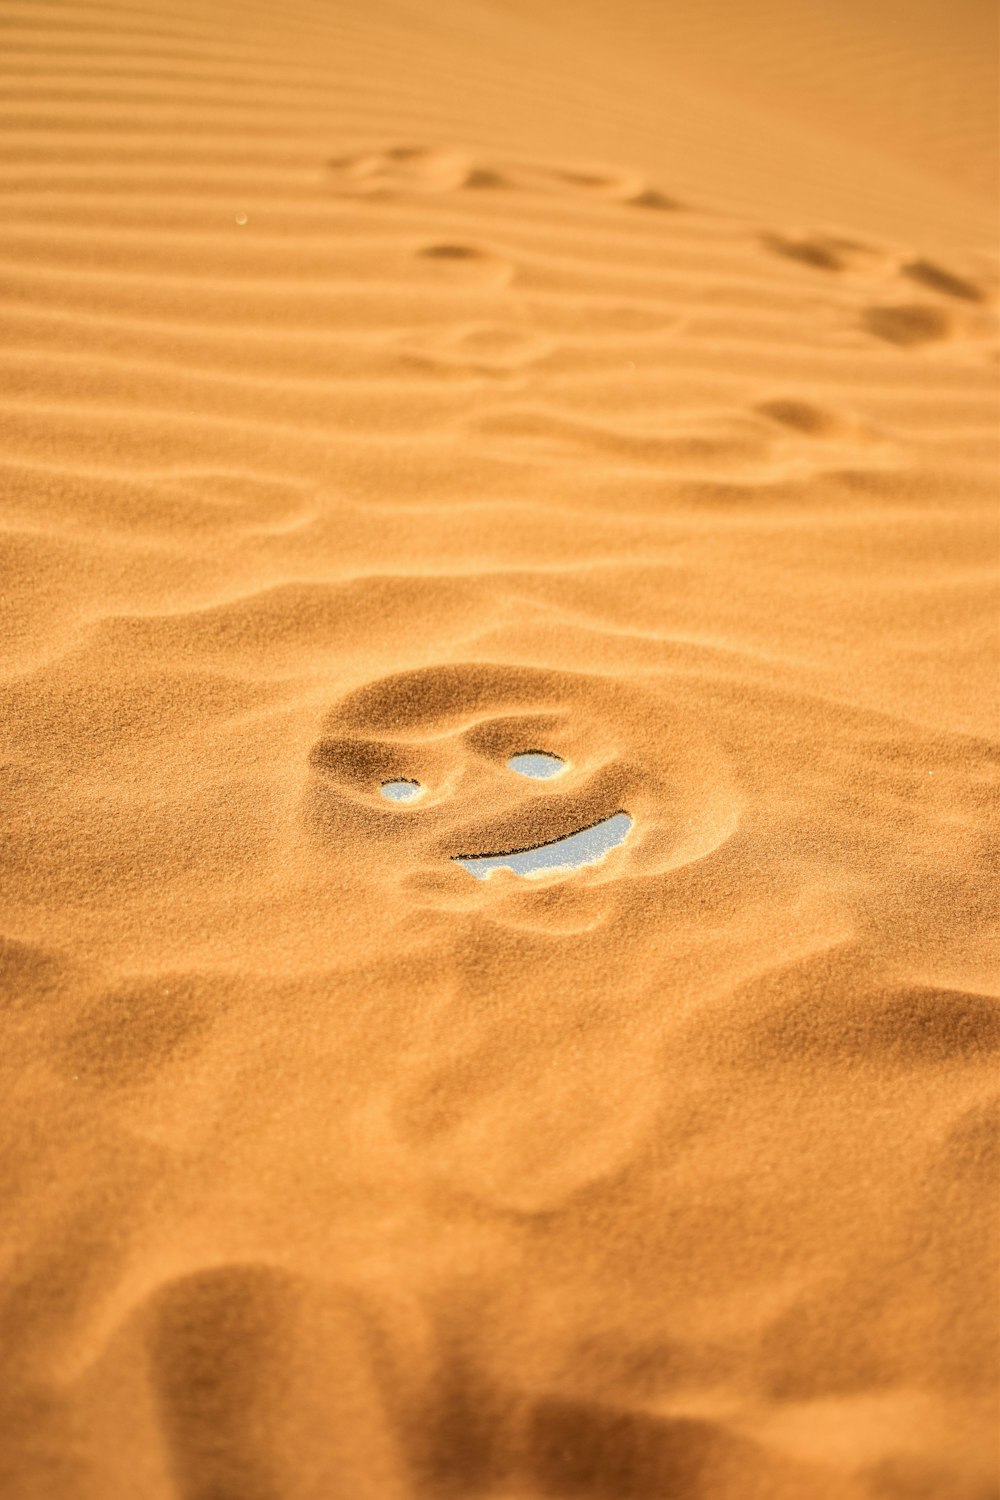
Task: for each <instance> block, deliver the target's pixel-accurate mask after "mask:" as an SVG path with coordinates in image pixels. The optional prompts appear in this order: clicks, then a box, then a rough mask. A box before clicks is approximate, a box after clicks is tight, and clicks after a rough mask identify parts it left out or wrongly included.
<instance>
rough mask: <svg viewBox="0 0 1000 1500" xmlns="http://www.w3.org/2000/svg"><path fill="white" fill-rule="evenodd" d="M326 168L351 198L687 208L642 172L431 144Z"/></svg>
mask: <svg viewBox="0 0 1000 1500" xmlns="http://www.w3.org/2000/svg"><path fill="white" fill-rule="evenodd" d="M326 170H327V173H328V176H329V179H330V181H331V183H332V185H333V186H334V187H336V188H337V189H338V190H339V191H340V192H342V193H345V194H348V195H349V196H368V197H371V196H384V197H391V196H395V195H397V194H404V195H405V194H409V193H449V192H454V191H456V190H458V189H469V190H471V191H473V192H477V191H479V192H482V191H487V190H496V189H509V190H512V191H515V192H529V193H545V194H548V195H552V194H556V195H558V196H567V195H568V196H573V197H583V198H589V199H591V200H597V201H604V202H608V203H617V204H627V205H629V206H631V207H633V208H642V209H649V210H653V211H659V212H675V211H676V210H678V209H680V208H681V207H682V205H681V204H680V203H678V202H677V200H676V199H674V198H671V197H670V196H669V195H668V194H666V193H663V192H661V191H660V190H659V188H656V187H653V186H652V185H651V184H650V183H649V182H647V180H646V178H645V177H644V176H642V174H641V173H637V172H627V171H616V170H614V169H608V168H604V167H595V168H593V169H589V170H588V169H587V168H575V167H573V168H571V167H559V166H550V165H541V166H539V165H537V164H536V163H533V162H518V161H512V162H502V163H500V164H498V165H494V164H492V163H489V162H477V161H474V160H473V159H472V157H471V156H469V155H467V154H466V153H465V152H463V151H457V150H450V151H449V150H439V149H436V148H434V147H430V146H416V145H399V146H387V147H385V148H384V149H382V150H381V151H368V152H358V153H355V154H353V155H350V156H337V157H331V158H330V160H329V161H328V162H327V163H326Z"/></svg>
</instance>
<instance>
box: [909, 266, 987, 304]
mask: <svg viewBox="0 0 1000 1500" xmlns="http://www.w3.org/2000/svg"><path fill="white" fill-rule="evenodd" d="M902 269H903V275H904V276H908V277H909V279H910V280H911V281H916V282H919V284H920V285H921V286H925V287H928V288H929V289H930V290H931V291H932V292H940V293H941V294H942V295H943V296H945V297H957V298H959V300H960V301H962V302H985V301H986V298H985V296H984V294H983V292H982V290H981V289H980V288H979V287H978V286H976V284H975V282H973V281H966V279H965V278H964V277H963V276H956V275H955V274H954V272H953V271H947V270H945V268H944V266H938V265H935V264H934V262H933V261H930V260H913V261H910V263H909V265H905V266H903V268H902Z"/></svg>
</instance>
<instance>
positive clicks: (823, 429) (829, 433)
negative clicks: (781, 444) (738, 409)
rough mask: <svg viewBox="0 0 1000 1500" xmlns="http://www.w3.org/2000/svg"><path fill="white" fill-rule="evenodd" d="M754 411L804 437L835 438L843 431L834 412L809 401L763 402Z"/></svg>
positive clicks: (785, 399)
mask: <svg viewBox="0 0 1000 1500" xmlns="http://www.w3.org/2000/svg"><path fill="white" fill-rule="evenodd" d="M754 409H755V410H756V411H758V412H760V414H761V416H763V417H767V418H768V419H769V420H770V421H772V422H779V423H780V424H781V426H782V427H791V428H793V429H794V431H795V432H800V433H802V435H803V436H804V437H813V438H828V437H834V436H836V434H837V433H839V432H841V431H842V430H843V423H842V422H841V421H840V420H839V419H838V418H837V417H835V416H834V415H833V413H832V412H828V411H824V410H823V408H822V407H821V406H813V405H812V404H811V403H810V402H808V401H796V400H794V399H792V398H791V397H788V398H780V399H778V400H776V401H762V402H761V403H760V404H759V405H758V406H757V407H755V408H754Z"/></svg>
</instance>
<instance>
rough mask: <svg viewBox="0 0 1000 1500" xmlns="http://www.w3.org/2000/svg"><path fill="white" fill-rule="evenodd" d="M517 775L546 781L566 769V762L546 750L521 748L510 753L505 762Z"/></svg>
mask: <svg viewBox="0 0 1000 1500" xmlns="http://www.w3.org/2000/svg"><path fill="white" fill-rule="evenodd" d="M507 764H508V766H509V767H510V769H511V770H512V771H516V772H517V774H518V775H519V776H530V777H531V778H532V780H533V781H548V780H549V779H550V778H551V777H553V776H558V775H560V773H561V772H563V771H565V769H566V762H565V761H564V760H563V759H562V757H561V756H559V755H550V754H549V752H548V751H547V750H522V751H521V753H520V755H512V756H511V758H510V760H509V761H508V762H507Z"/></svg>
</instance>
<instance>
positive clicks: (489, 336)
mask: <svg viewBox="0 0 1000 1500" xmlns="http://www.w3.org/2000/svg"><path fill="white" fill-rule="evenodd" d="M554 347H555V343H554V340H552V339H549V338H545V337H544V336H543V335H541V334H538V333H535V332H533V331H530V330H528V329H525V328H519V327H517V326H516V325H513V324H511V325H505V324H503V323H466V324H461V325H459V326H458V327H455V326H453V325H451V324H447V325H445V326H444V327H439V328H429V329H413V330H412V331H411V332H409V333H406V334H404V335H403V336H402V338H401V339H400V340H399V343H398V348H399V350H400V352H401V353H402V354H403V355H404V356H405V357H406V358H407V359H409V360H411V361H414V362H416V363H418V364H421V365H425V366H427V365H430V366H433V367H435V368H437V369H439V370H453V371H474V372H475V373H477V374H482V375H494V376H503V375H513V374H516V373H517V372H518V371H519V370H524V369H527V368H528V367H530V366H531V365H534V364H537V363H538V362H539V361H540V360H542V359H544V358H545V357H546V356H547V355H548V354H551V352H552V350H553V349H554Z"/></svg>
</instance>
